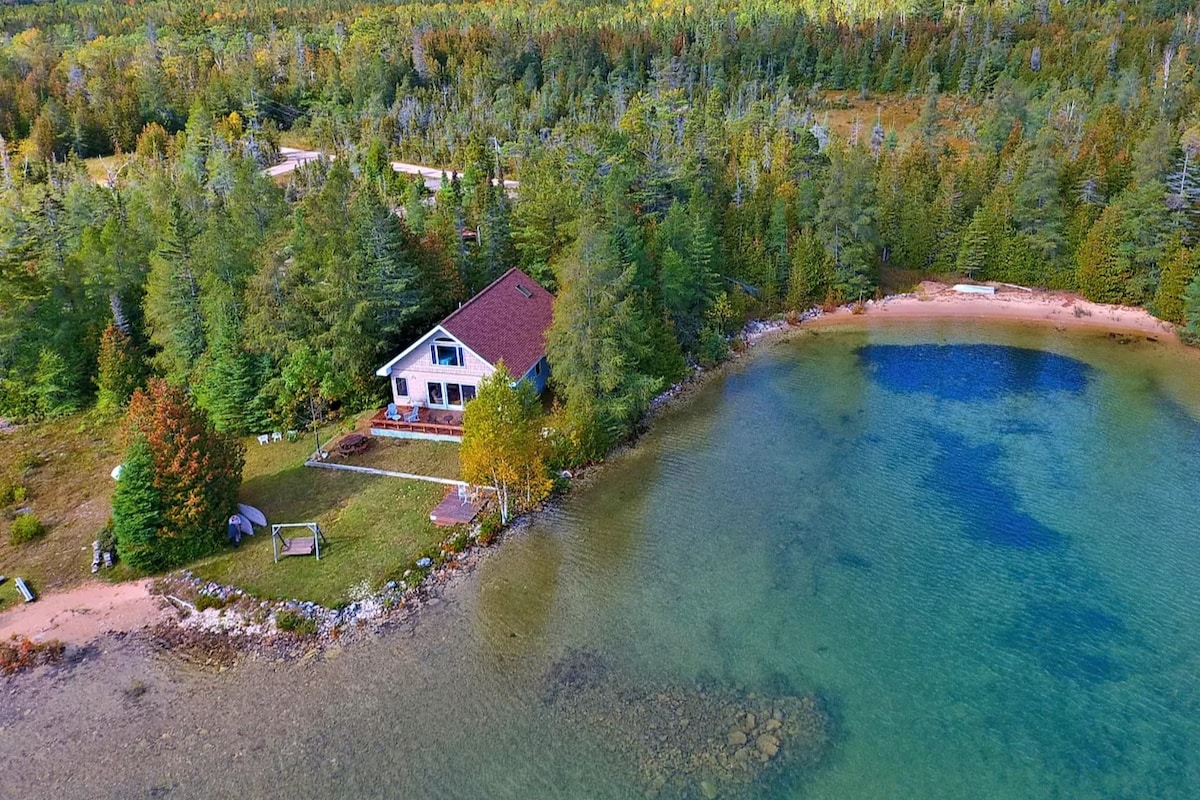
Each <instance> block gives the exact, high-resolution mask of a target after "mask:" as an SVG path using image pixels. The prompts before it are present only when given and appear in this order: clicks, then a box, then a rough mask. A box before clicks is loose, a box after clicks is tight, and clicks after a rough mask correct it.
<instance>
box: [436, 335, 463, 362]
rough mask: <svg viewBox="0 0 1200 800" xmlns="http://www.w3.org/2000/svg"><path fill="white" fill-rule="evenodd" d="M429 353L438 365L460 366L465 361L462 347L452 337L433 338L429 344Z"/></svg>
mask: <svg viewBox="0 0 1200 800" xmlns="http://www.w3.org/2000/svg"><path fill="white" fill-rule="evenodd" d="M429 355H430V357H431V358H432V359H433V363H434V364H436V365H438V366H439V367H461V366H462V365H463V364H464V363H465V362H464V361H463V349H462V348H461V347H459V346H458V345H457V344H455V343H454V340H453V339H435V340H434V342H433V344H431V345H429Z"/></svg>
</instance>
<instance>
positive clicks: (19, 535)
mask: <svg viewBox="0 0 1200 800" xmlns="http://www.w3.org/2000/svg"><path fill="white" fill-rule="evenodd" d="M45 532H46V529H45V528H44V527H42V523H41V521H40V520H39V519H38V518H37V517H35V516H34V515H33V514H21V515H20V516H18V517H17V518H16V519H14V520H13V524H12V530H11V531H10V532H9V538H11V539H12V543H13V544H25V542H32V541H33V540H34V539H36V538H38V537H39V536H41V535H42V534H43V533H45Z"/></svg>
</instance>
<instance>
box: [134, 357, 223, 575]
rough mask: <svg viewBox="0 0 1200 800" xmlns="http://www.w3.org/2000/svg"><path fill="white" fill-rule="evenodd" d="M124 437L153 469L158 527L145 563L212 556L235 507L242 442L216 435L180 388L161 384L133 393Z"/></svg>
mask: <svg viewBox="0 0 1200 800" xmlns="http://www.w3.org/2000/svg"><path fill="white" fill-rule="evenodd" d="M125 432H126V436H127V437H128V440H129V441H130V443H131V445H132V443H133V442H135V441H136V440H138V439H143V440H145V442H146V445H147V447H148V448H149V451H150V456H151V459H152V461H153V465H154V468H153V486H154V488H155V489H156V490H157V493H158V499H159V522H160V524H159V527H158V530H157V531H156V533H155V537H154V541H153V543H152V544H150V545H149V547H150V549H151V550H152V551H153V554H152V556H148V557H147V559H146V562H145V563H147V564H152V565H153V568H154V569H167V568H171V567H174V566H178V565H179V564H183V563H186V562H188V561H192V560H194V559H196V558H200V557H202V556H205V555H208V554H210V553H212V552H214V551H215V550H216V549H217V548H219V547H220V545H221V543H222V542H223V541H224V537H225V526H226V521H227V520H228V518H229V514H230V513H231V512H232V510H233V508H234V507H235V505H236V502H237V492H238V487H239V486H240V485H241V482H242V465H243V463H244V459H245V456H244V452H243V450H242V446H241V444H240V443H239V442H238V441H237V440H235V439H232V438H230V437H228V436H226V435H224V434H222V433H219V432H218V431H217V430H216V429H215V428H214V427H213V425H212V422H211V421H210V420H209V418H208V415H207V414H206V413H205V412H204V411H203V410H201V409H199V408H197V407H196V406H195V405H193V404H192V401H191V398H189V397H188V395H187V393H186V392H185V391H184V390H183V389H181V388H179V387H175V386H171V385H169V384H167V383H166V382H165V381H162V380H159V379H153V380H151V381H150V382H149V384H148V385H147V387H146V388H145V389H138V390H137V391H136V392H134V394H133V398H132V399H131V400H130V402H129V410H128V412H127V413H126V415H125ZM139 541H141V540H139Z"/></svg>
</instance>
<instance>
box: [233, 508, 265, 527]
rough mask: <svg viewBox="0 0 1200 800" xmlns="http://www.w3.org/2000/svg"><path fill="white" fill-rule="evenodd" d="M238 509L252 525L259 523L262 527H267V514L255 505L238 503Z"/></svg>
mask: <svg viewBox="0 0 1200 800" xmlns="http://www.w3.org/2000/svg"><path fill="white" fill-rule="evenodd" d="M237 509H238V513H239V514H241V515H242V516H243V517H245V518H246V519H248V520H250V523H251V524H252V525H257V526H258V527H260V528H265V527H266V526H267V516H266V515H265V514H263V513H262V512H261V511H259V510H258V509H257V508H255V507H254V506H248V505H246V504H245V503H238V504H237Z"/></svg>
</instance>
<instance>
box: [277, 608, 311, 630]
mask: <svg viewBox="0 0 1200 800" xmlns="http://www.w3.org/2000/svg"><path fill="white" fill-rule="evenodd" d="M275 627H276V628H279V630H281V631H283V632H284V633H294V634H296V635H297V636H315V635H316V633H317V622H316V620H312V619H309V618H308V617H306V616H304V615H303V614H297V613H296V612H295V611H286V610H285V611H277V612H276V613H275Z"/></svg>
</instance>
